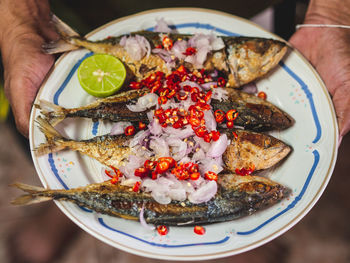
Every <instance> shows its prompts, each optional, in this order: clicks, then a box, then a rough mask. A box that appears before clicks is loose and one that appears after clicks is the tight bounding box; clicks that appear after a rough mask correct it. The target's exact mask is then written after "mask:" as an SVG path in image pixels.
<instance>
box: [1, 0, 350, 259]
mask: <svg viewBox="0 0 350 263" xmlns="http://www.w3.org/2000/svg"><path fill="white" fill-rule="evenodd" d="M51 6H52V11H53V12H54V13H55V14H57V15H58V16H59V17H60V18H61V19H62V20H63V21H66V22H67V23H68V24H69V25H71V26H72V27H73V28H75V29H76V30H77V31H78V32H80V33H81V34H86V33H88V32H90V31H91V30H93V29H95V28H97V27H99V26H101V25H103V24H105V23H107V22H109V21H111V20H114V19H116V18H119V17H123V16H126V15H130V14H134V13H137V12H140V11H144V10H148V9H152V8H163V7H185V6H186V7H191V6H192V7H203V8H211V9H216V10H221V11H225V12H227V13H231V14H234V15H238V16H241V17H245V18H248V19H251V20H252V21H254V22H255V23H257V24H260V25H261V26H263V27H264V28H266V29H267V30H269V31H271V32H275V33H276V34H278V35H280V36H281V37H283V38H284V39H288V38H289V37H290V36H291V35H292V34H293V32H294V28H295V24H298V23H301V22H302V21H303V17H304V14H305V11H306V7H307V1H293V0H266V1H261V0H260V1H259V0H244V1H242V0H241V1H224V0H216V1H207V0H202V1H199V0H193V1H191V0H187V1H183V0H177V1H173V0H162V1H156V0H148V1H143V2H140V1H138V0H128V1H115V0H104V1H99V2H98V3H97V1H92V0H85V1H82V0H75V1H69V0H60V1H51ZM1 76H2V75H1ZM2 84H3V83H1V86H0V214H1V217H0V234H1V235H0V258H1V262H3V263H10V262H11V263H12V262H16V263H17V262H18V263H20V262H35V263H41V262H54V263H63V262H65V263H70V262H72V263H73V262H84V263H89V262H104V263H108V262H120V263H122V262H165V261H160V260H152V259H147V258H142V257H138V256H134V255H131V254H128V253H126V252H122V251H119V250H117V249H115V248H112V247H110V246H108V245H107V244H104V243H102V242H100V241H99V240H97V239H95V238H94V237H92V236H90V235H88V234H87V233H86V232H84V231H83V230H81V229H80V228H78V227H77V226H76V225H75V224H74V223H72V222H71V221H70V220H69V219H68V218H67V217H66V216H65V215H63V213H62V212H61V211H60V210H59V209H58V208H57V207H56V206H55V205H54V203H53V202H49V203H47V204H40V205H36V206H31V207H12V206H10V204H9V202H10V200H12V199H13V198H14V197H16V196H18V194H19V191H17V190H15V189H13V188H10V187H8V185H9V184H11V183H13V182H14V181H21V182H23V183H29V184H34V185H41V184H40V181H39V179H38V178H37V175H36V172H35V169H34V166H33V163H32V160H31V156H30V150H29V146H28V141H27V140H26V139H25V138H24V137H22V136H21V135H20V134H19V133H18V132H17V130H16V127H15V124H14V120H13V116H12V114H11V109H10V108H9V106H8V103H7V101H6V99H5V97H4V94H3V88H2ZM349 154H350V135H349V134H348V135H347V136H346V137H345V138H344V139H343V142H342V144H341V146H340V148H339V154H338V160H337V163H336V167H335V170H334V174H333V177H332V179H331V181H330V183H329V185H328V187H327V189H326V190H325V192H324V194H323V195H322V197H321V199H320V201H319V202H318V203H317V204H316V205H315V207H314V208H313V209H312V210H311V212H310V213H309V214H308V215H306V217H305V218H303V219H302V220H301V222H299V223H298V224H297V225H296V226H295V227H293V228H292V229H291V230H289V231H288V232H287V233H285V234H283V235H282V236H280V237H279V238H277V239H275V240H273V241H272V242H270V243H268V244H266V245H264V246H262V247H259V248H257V249H254V250H252V251H249V252H246V253H243V254H240V255H237V256H233V257H229V258H224V259H219V260H211V261H206V262H217V263H224V262H238V263H239V262H249V263H255V262H259V263H260V262H269V263H274V262H279V263H299V262H309V263H313V262H315V263H316V262H317V263H327V262H332V263H335V262H336V263H346V262H350V227H349V224H348V222H349V219H348V216H349V215H350V202H349V201H350V191H349V190H348V189H347V187H348V186H349V185H350V177H349V171H350V165H349V163H350V162H349V156H350V155H349Z"/></svg>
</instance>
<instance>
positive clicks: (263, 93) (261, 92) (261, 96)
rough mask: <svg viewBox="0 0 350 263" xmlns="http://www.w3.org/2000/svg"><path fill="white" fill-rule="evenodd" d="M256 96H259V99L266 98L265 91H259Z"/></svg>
mask: <svg viewBox="0 0 350 263" xmlns="http://www.w3.org/2000/svg"><path fill="white" fill-rule="evenodd" d="M258 97H259V98H261V99H263V100H266V98H267V95H266V93H265V92H263V91H260V92H259V93H258Z"/></svg>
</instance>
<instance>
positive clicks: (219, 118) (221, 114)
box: [214, 110, 225, 123]
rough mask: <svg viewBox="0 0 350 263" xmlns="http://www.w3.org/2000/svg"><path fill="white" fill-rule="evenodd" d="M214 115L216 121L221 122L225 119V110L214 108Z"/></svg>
mask: <svg viewBox="0 0 350 263" xmlns="http://www.w3.org/2000/svg"><path fill="white" fill-rule="evenodd" d="M214 116H215V120H216V122H217V123H222V122H224V120H225V112H224V111H222V110H216V111H215V112H214Z"/></svg>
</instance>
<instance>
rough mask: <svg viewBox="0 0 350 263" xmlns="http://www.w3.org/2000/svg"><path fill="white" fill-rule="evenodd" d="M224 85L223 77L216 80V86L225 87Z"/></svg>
mask: <svg viewBox="0 0 350 263" xmlns="http://www.w3.org/2000/svg"><path fill="white" fill-rule="evenodd" d="M225 85H226V80H225V79H224V78H223V77H219V78H218V86H219V87H225Z"/></svg>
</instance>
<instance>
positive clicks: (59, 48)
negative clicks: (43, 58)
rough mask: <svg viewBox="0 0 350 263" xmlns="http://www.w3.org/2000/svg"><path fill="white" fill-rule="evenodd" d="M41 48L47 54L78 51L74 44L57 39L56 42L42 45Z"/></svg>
mask: <svg viewBox="0 0 350 263" xmlns="http://www.w3.org/2000/svg"><path fill="white" fill-rule="evenodd" d="M42 48H43V50H44V52H45V53H47V54H57V53H64V52H67V51H72V50H75V49H79V47H78V46H75V45H74V44H71V43H68V42H66V41H65V40H63V39H59V40H57V41H53V42H50V43H45V44H43V45H42Z"/></svg>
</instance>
